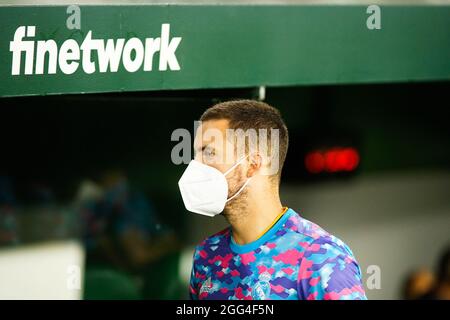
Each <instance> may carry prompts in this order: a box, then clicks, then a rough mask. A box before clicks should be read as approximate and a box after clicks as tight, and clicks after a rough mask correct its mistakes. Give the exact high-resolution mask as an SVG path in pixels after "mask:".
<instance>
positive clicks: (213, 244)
mask: <svg viewBox="0 0 450 320" xmlns="http://www.w3.org/2000/svg"><path fill="white" fill-rule="evenodd" d="M229 232H230V228H229V227H227V228H225V229H223V230H220V231H219V232H216V233H214V234H212V235H210V236H208V237H206V238H205V239H203V240H202V241H201V242H199V243H198V244H197V245H196V246H195V252H196V253H198V252H199V251H201V250H205V249H211V248H213V249H214V248H217V247H219V246H223V245H224V244H225V243H227V237H228V235H229Z"/></svg>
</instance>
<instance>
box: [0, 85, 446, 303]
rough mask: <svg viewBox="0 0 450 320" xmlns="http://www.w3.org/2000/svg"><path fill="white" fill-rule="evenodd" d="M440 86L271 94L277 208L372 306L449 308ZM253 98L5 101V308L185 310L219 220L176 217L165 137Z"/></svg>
mask: <svg viewBox="0 0 450 320" xmlns="http://www.w3.org/2000/svg"><path fill="white" fill-rule="evenodd" d="M449 84H450V83H449V82H428V83H396V84H379V85H339V86H311V87H308V86H299V87H267V88H265V95H264V100H265V101H266V102H267V103H269V104H271V105H273V106H275V107H277V108H279V109H280V111H281V113H282V115H283V117H284V119H285V121H286V123H287V126H288V128H289V131H290V141H291V144H290V147H289V151H288V157H287V163H286V165H285V168H284V172H283V179H282V187H281V196H282V200H283V203H284V205H286V206H289V207H291V208H293V209H295V210H296V211H297V212H299V213H300V214H301V215H302V216H303V217H305V218H307V219H309V220H312V221H314V222H316V223H318V224H319V225H321V226H322V227H323V228H325V229H326V230H328V231H329V232H331V233H333V234H335V235H336V236H338V237H340V238H341V239H342V240H344V241H345V242H346V243H347V244H348V245H349V246H350V247H351V248H352V250H353V252H354V254H355V255H356V258H357V260H358V261H359V263H360V265H361V269H362V272H363V278H364V281H365V284H366V293H367V296H368V298H369V299H403V298H409V299H415V298H419V297H421V296H423V295H426V294H427V293H428V292H429V290H431V289H432V288H437V286H439V285H442V281H446V284H445V286H447V287H445V288H447V289H446V290H447V291H445V290H441V291H439V292H440V293H441V294H443V295H445V294H447V295H448V265H449V264H448V260H449V258H448V254H447V258H445V257H444V253H445V251H446V250H448V248H449V245H450V237H449V226H450V126H449V122H448V121H449V118H448V111H447V109H448V103H447V102H446V101H447V100H448V92H449V89H450V86H449ZM260 92H261V91H260V88H240V89H226V90H181V91H154V92H143V93H117V94H89V95H59V96H40V97H18V98H2V99H0V135H1V137H2V143H1V157H0V245H1V247H0V283H2V285H1V286H0V287H1V288H0V296H1V298H48V297H56V298H69V299H70V298H81V299H109V298H110V299H183V298H187V297H188V290H187V287H188V280H189V274H190V268H191V263H192V252H193V251H192V250H193V246H194V245H195V244H196V243H198V242H199V241H201V240H202V239H203V238H205V237H207V236H208V235H211V234H212V233H214V232H216V231H218V230H220V229H221V228H223V227H225V226H226V221H224V220H223V218H222V217H220V216H219V217H215V218H208V217H203V216H199V215H195V214H192V213H189V212H187V211H186V210H185V208H184V206H183V203H182V199H181V196H180V194H179V191H178V186H177V182H178V179H179V177H180V176H181V174H182V172H183V170H184V169H185V165H174V164H173V163H172V162H171V158H170V155H171V150H172V148H173V147H174V146H175V145H176V143H177V142H173V141H171V134H172V132H173V130H175V129H177V128H186V129H188V130H190V131H191V132H193V121H194V120H197V119H198V118H199V117H200V115H201V113H202V112H203V111H204V110H205V109H206V108H207V107H209V106H212V105H213V104H214V103H216V102H219V101H224V100H229V99H236V98H253V99H257V98H261V95H260ZM64 266H72V268H67V267H64ZM374 270H375V271H377V270H378V271H379V272H380V276H381V277H380V279H379V280H380V281H379V282H378V283H377V284H376V285H375V287H374V286H373V285H369V286H368V285H367V282H366V281H368V282H370V283H372V284H373V279H371V278H370V277H371V275H372V274H373V272H374ZM443 270H447V271H446V272H447V273H445V271H443ZM78 276H79V278H78ZM443 279H445V280H443ZM71 281H72V282H71ZM375 282H376V281H375ZM70 283H72V284H73V286H70ZM77 283H78V284H79V286H78V287H77ZM2 288H3V289H2ZM68 288H69V289H68ZM439 288H442V287H439ZM426 297H427V298H435V295H428V296H426ZM442 297H443V296H442V295H441V298H442Z"/></svg>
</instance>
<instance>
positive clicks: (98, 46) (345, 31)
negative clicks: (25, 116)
mask: <svg viewBox="0 0 450 320" xmlns="http://www.w3.org/2000/svg"><path fill="white" fill-rule="evenodd" d="M77 4H78V6H72V1H51V0H48V1H42V0H41V1H28V0H26V1H25V0H22V1H5V0H0V37H1V40H0V96H23V95H44V94H64V93H91V92H92V93H93V92H118V91H147V90H168V89H169V90H176V89H201V88H238V87H239V88H242V87H255V86H293V85H320V84H355V83H388V82H408V81H445V80H450V1H443V0H440V1H403V0H400V1H264V0H257V1H244V2H243V1H200V0H196V1H136V0H131V1H123V0H122V1H118V0H107V1H85V0H79V1H77ZM374 4H376V6H374Z"/></svg>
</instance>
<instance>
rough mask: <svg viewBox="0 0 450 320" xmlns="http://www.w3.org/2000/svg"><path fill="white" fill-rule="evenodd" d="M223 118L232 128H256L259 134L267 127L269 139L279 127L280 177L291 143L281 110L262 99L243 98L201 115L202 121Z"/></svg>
mask: <svg viewBox="0 0 450 320" xmlns="http://www.w3.org/2000/svg"><path fill="white" fill-rule="evenodd" d="M222 119H225V120H228V123H229V127H230V129H235V130H237V129H242V130H244V131H246V130H248V129H254V130H256V132H257V134H259V130H260V129H267V134H268V137H267V138H268V141H271V136H270V135H271V129H278V132H279V152H278V157H279V158H278V163H279V169H278V172H277V176H278V178H280V177H281V170H282V168H283V164H284V161H285V159H286V154H287V150H288V145H289V134H288V129H287V127H286V124H285V123H284V121H283V118H282V117H281V114H280V111H278V109H276V108H274V107H272V106H270V105H269V104H267V103H265V102H262V101H257V100H249V99H242V100H230V101H225V102H220V103H218V104H216V105H214V106H212V107H210V108H208V109H207V110H206V111H205V112H204V113H203V114H202V116H201V117H200V121H202V122H203V121H209V120H222Z"/></svg>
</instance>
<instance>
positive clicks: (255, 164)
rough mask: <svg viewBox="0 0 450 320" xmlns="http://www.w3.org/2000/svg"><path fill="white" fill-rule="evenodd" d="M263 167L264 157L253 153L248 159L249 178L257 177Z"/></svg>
mask: <svg viewBox="0 0 450 320" xmlns="http://www.w3.org/2000/svg"><path fill="white" fill-rule="evenodd" d="M261 166H262V157H261V155H260V154H259V153H252V154H250V156H249V157H248V170H247V177H248V178H250V177H253V176H254V175H256V174H257V173H258V172H259V171H260V170H261Z"/></svg>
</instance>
